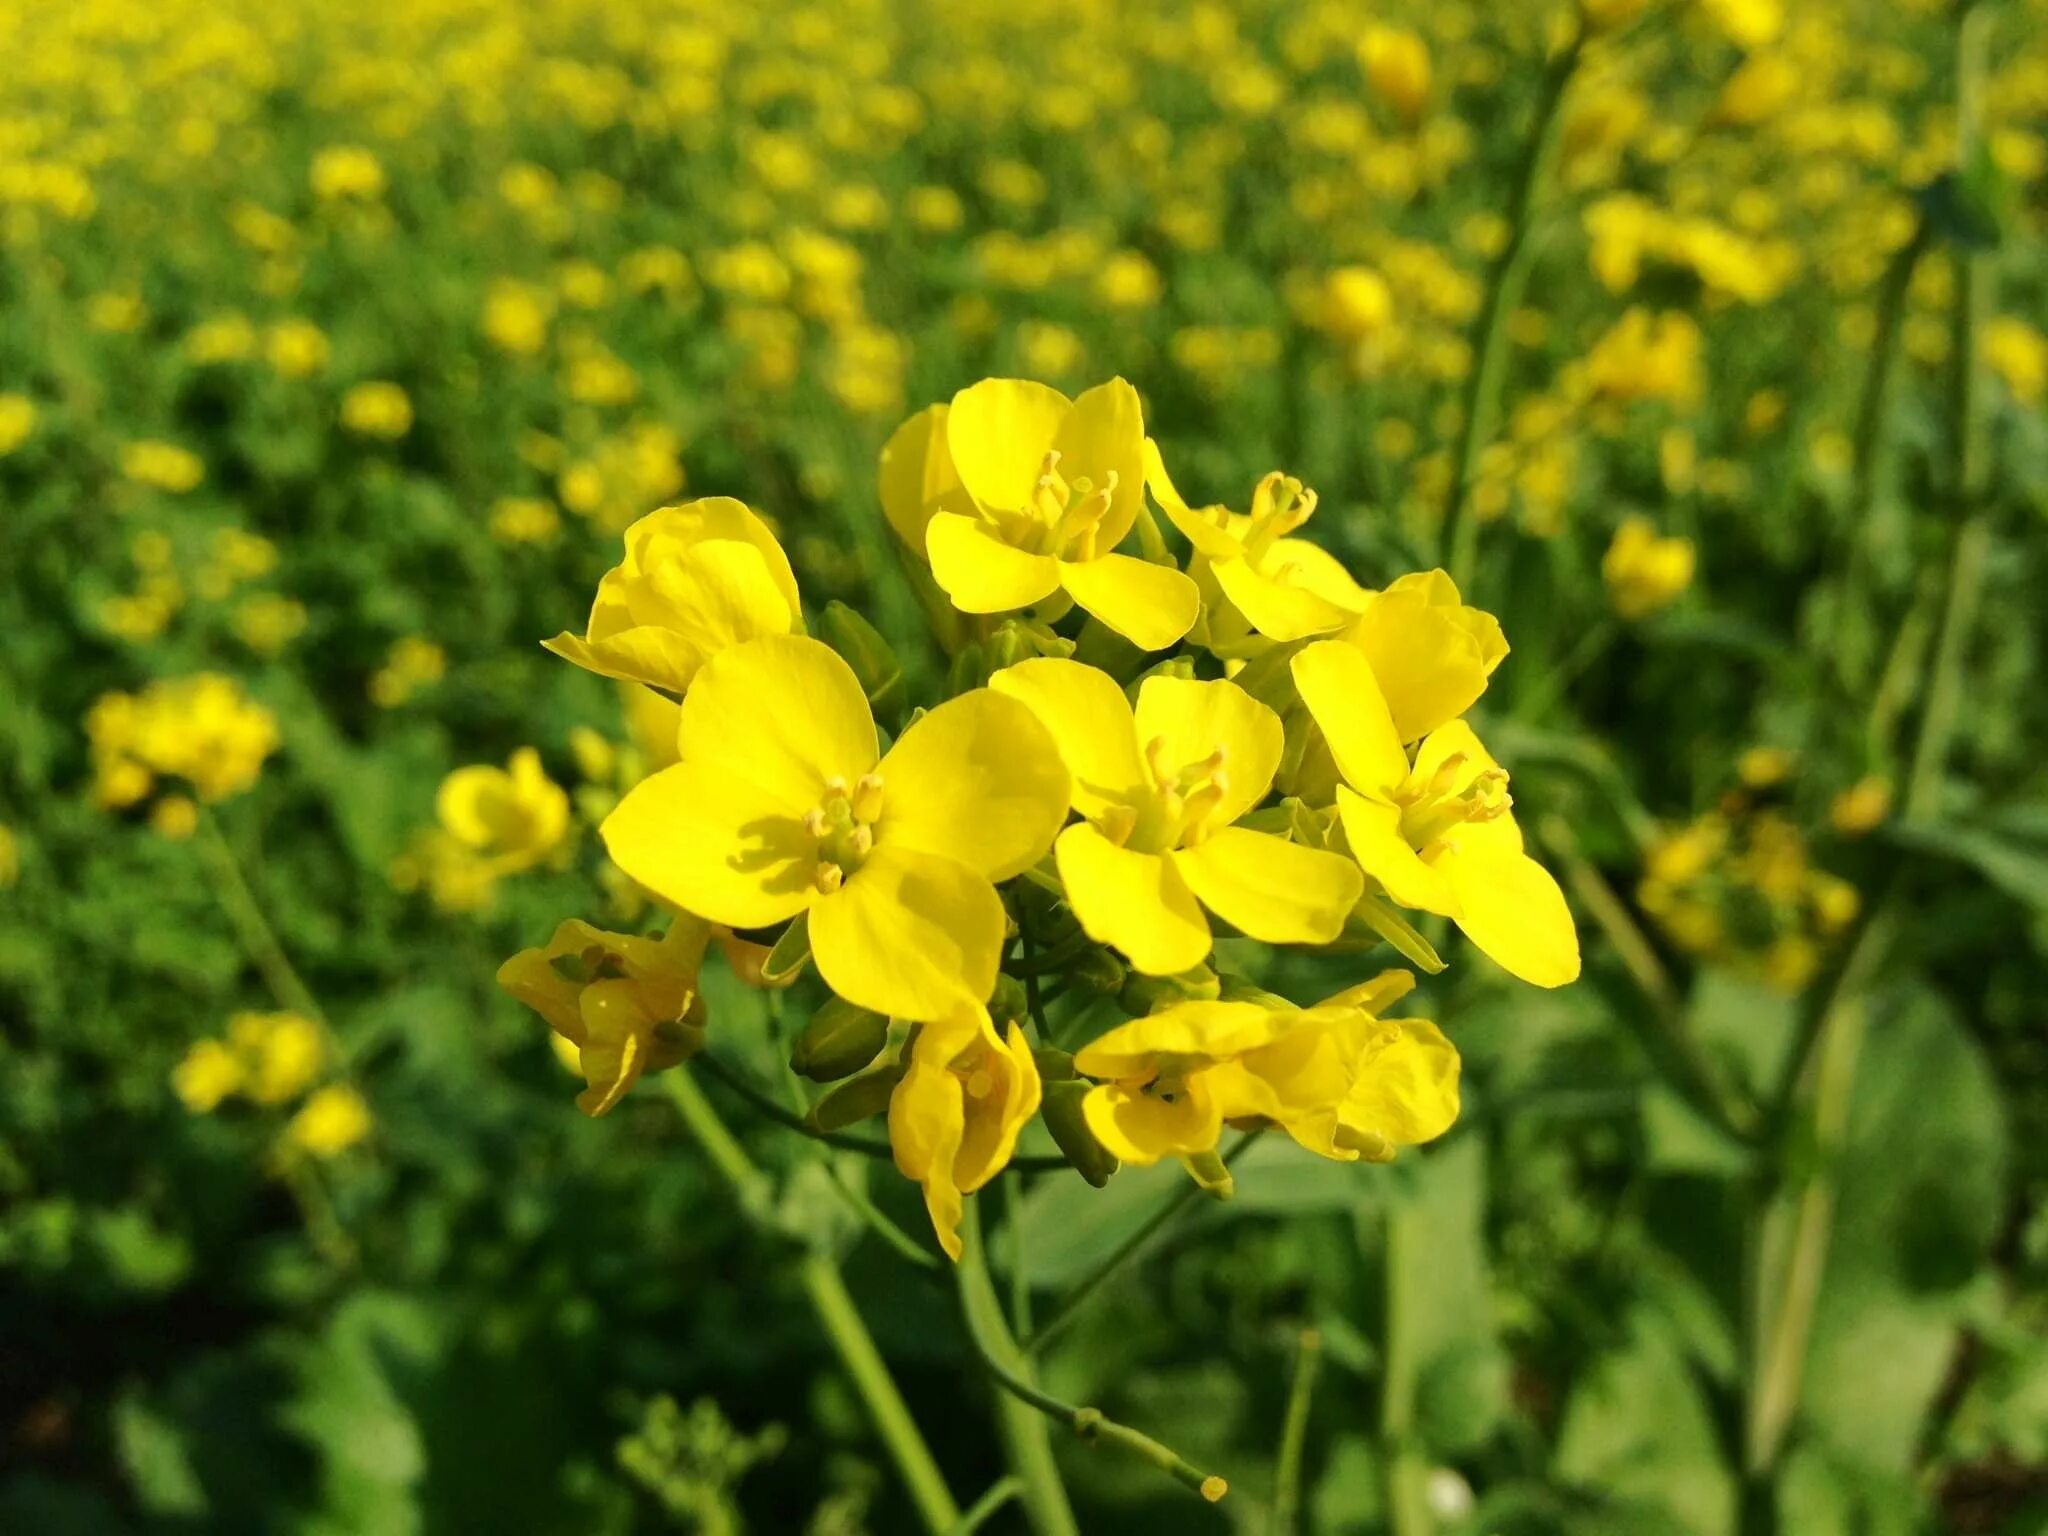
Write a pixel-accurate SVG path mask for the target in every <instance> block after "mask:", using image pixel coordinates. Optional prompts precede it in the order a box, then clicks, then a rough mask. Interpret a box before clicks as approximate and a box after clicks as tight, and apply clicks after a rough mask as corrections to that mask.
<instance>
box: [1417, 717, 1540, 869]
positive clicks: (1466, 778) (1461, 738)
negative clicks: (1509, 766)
mask: <svg viewBox="0 0 2048 1536" xmlns="http://www.w3.org/2000/svg"><path fill="white" fill-rule="evenodd" d="M1454 757H1455V758H1457V759H1458V766H1457V767H1456V768H1454V769H1453V770H1452V771H1451V777H1450V788H1451V789H1452V790H1453V791H1457V790H1463V789H1467V788H1469V787H1470V786H1471V784H1472V781H1473V780H1474V779H1476V778H1478V777H1479V775H1480V774H1482V773H1486V772H1488V771H1489V770H1497V769H1499V767H1500V764H1499V763H1497V762H1495V761H1494V760H1493V754H1492V753H1491V752H1488V751H1487V750H1486V748H1485V747H1484V746H1483V745H1482V744H1481V743H1480V740H1479V733H1478V732H1476V731H1474V730H1473V729H1472V727H1471V726H1469V725H1467V724H1466V723H1465V722H1464V721H1462V720H1453V721H1452V722H1451V723H1450V724H1449V725H1446V726H1442V727H1440V728H1438V729H1437V730H1434V731H1431V732H1430V733H1429V736H1428V737H1427V738H1426V739H1425V740H1424V741H1423V743H1422V745H1421V746H1419V747H1417V748H1416V749H1415V778H1416V780H1417V782H1421V781H1424V780H1427V779H1432V778H1434V777H1435V776H1436V771H1437V770H1438V769H1439V768H1441V767H1443V765H1444V764H1445V763H1447V762H1449V761H1450V760H1451V759H1452V758H1454ZM1516 846H1518V847H1519V846H1520V842H1519V837H1518V839H1517V844H1516Z"/></svg>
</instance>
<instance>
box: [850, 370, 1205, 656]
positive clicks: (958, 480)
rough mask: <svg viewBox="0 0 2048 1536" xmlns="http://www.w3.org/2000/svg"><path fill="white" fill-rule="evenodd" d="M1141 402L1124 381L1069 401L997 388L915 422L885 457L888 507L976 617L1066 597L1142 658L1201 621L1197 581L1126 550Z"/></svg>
mask: <svg viewBox="0 0 2048 1536" xmlns="http://www.w3.org/2000/svg"><path fill="white" fill-rule="evenodd" d="M1144 442H1145V429H1144V421H1143V417H1142V414H1141V411H1140V407H1139V404H1138V392H1137V391H1136V390H1134V389H1132V388H1131V386H1130V385H1129V384H1127V383H1125V382H1124V381H1123V380H1122V379H1112V380H1111V381H1110V382H1109V383H1107V384H1102V385H1098V386H1097V387H1095V388H1094V389H1090V390H1087V391H1085V392H1084V393H1083V394H1082V395H1081V396H1080V397H1079V398H1078V399H1075V400H1069V399H1068V398H1067V397H1066V396H1065V395H1063V394H1061V393H1060V392H1059V391H1058V390H1056V389H1052V388H1050V387H1048V386H1046V385H1044V384H1035V383H1032V382H1030V381H1029V380H1025V379H985V380H983V381H982V382H981V383H979V384H976V385H974V386H972V387H971V388H968V389H964V390H962V391H961V392H960V393H959V394H957V395H955V396H954V397H953V399H952V402H951V403H950V404H949V405H943V406H939V405H935V406H931V407H929V408H928V409H926V410H924V411H921V412H919V413H918V414H917V415H915V416H913V417H911V418H910V420H909V421H907V422H905V423H904V424H903V425H902V426H901V427H899V428H897V430H896V432H895V434H894V435H893V436H892V437H891V438H890V439H889V442H888V445H887V446H886V447H885V448H884V449H883V450H882V462H881V472H880V473H881V495H882V506H883V508H884V510H885V511H886V512H887V513H888V516H889V521H890V523H891V525H892V526H893V527H894V528H895V529H896V531H897V532H898V533H899V534H900V535H902V537H903V539H904V541H905V542H906V543H908V544H909V545H910V547H911V548H912V549H914V550H918V551H920V552H922V553H923V554H924V555H925V557H926V558H927V559H928V560H929V561H930V562H931V568H932V576H933V577H934V579H936V580H937V582H938V584H939V586H940V587H941V588H942V589H943V590H944V591H945V593H946V595H947V596H948V597H950V598H951V599H952V601H953V606H954V607H956V608H958V609H960V610H961V611H962V612H963V613H1011V612H1014V611H1016V610H1018V609H1020V608H1030V607H1033V606H1034V605H1036V604H1039V603H1043V602H1045V601H1046V600H1047V599H1048V598H1051V597H1053V595H1054V594H1055V593H1061V592H1063V593H1064V594H1065V595H1066V597H1068V598H1070V599H1072V601H1074V602H1075V603H1078V604H1079V605H1080V606H1081V607H1082V608H1083V609H1085V610H1087V612H1089V613H1090V614H1092V615H1094V616H1095V617H1096V618H1097V619H1099V620H1101V621H1102V623H1104V624H1105V625H1107V626H1108V627H1109V628H1111V629H1113V630H1115V631H1116V632H1117V633H1118V634H1120V635H1122V636H1123V637H1124V638H1125V639H1127V640H1129V641H1130V642H1131V643H1132V644H1133V645H1136V646H1138V647H1139V648H1140V649H1142V650H1148V651H1156V650H1162V649H1164V648H1165V647H1167V646H1169V645H1172V644H1173V643H1174V642H1175V641H1177V640H1179V639H1180V638H1181V636H1183V635H1185V634H1186V633H1187V632H1188V630H1189V629H1190V628H1191V627H1192V626H1193V625H1194V622H1195V618H1196V615H1197V613H1198V612H1199V610H1200V603H1201V599H1200V597H1199V595H1198V593H1197V592H1196V590H1195V584H1194V583H1193V582H1192V581H1190V580H1189V579H1188V578H1187V577H1186V576H1184V575H1182V574H1181V573H1180V572H1179V571H1177V570H1174V569H1173V568H1171V567H1170V566H1162V565H1153V564H1151V563H1150V562H1148V561H1145V560H1140V559H1138V558H1136V557H1135V556H1132V555H1121V554H1117V553H1115V550H1116V546H1117V545H1118V544H1120V543H1122V542H1123V539H1124V536H1125V535H1126V534H1128V533H1129V532H1130V531H1131V528H1132V526H1133V524H1134V523H1135V522H1136V520H1137V518H1138V514H1139V513H1140V511H1141V510H1142V507H1143V501H1144V486H1143V476H1144Z"/></svg>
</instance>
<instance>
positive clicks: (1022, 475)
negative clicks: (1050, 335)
mask: <svg viewBox="0 0 2048 1536" xmlns="http://www.w3.org/2000/svg"><path fill="white" fill-rule="evenodd" d="M1072 409H1073V405H1072V403H1071V402H1070V401H1069V400H1068V399H1067V397H1066V396H1065V395H1063V394H1061V393H1060V392H1059V391H1058V390H1056V389H1053V388H1051V387H1050V386H1048V385H1044V384H1038V383H1034V382H1033V381H1031V380H1029V379H983V380H982V381H981V382H980V383H979V384H975V385H971V386H970V387H968V388H966V389H963V390H961V391H960V393H959V394H957V395H955V396H954V397H953V404H952V409H951V410H950V411H948V412H947V414H946V446H947V447H948V448H949V449H950V450H951V451H952V455H953V467H954V470H955V471H956V472H957V473H958V474H959V476H960V483H961V484H962V485H964V486H965V487H966V488H967V493H968V494H969V495H970V496H972V497H973V498H974V499H975V500H976V501H978V502H980V503H981V505H982V506H984V507H987V508H989V509H990V510H991V511H1013V510H1015V509H1017V508H1020V507H1024V506H1028V505H1029V504H1030V502H1031V497H1032V493H1033V492H1034V491H1035V490H1036V489H1037V486H1038V476H1039V474H1040V472H1041V471H1042V469H1043V468H1044V465H1045V455H1046V452H1047V450H1048V449H1050V448H1051V447H1052V446H1053V442H1054V439H1056V438H1057V437H1058V436H1059V431H1060V426H1061V424H1062V423H1063V422H1064V421H1065V420H1066V418H1067V413H1068V412H1069V411H1071V410H1072Z"/></svg>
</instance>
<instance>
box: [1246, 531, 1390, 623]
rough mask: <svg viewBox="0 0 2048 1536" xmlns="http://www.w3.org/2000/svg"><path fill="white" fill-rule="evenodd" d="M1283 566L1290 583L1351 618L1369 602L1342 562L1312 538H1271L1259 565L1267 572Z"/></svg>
mask: <svg viewBox="0 0 2048 1536" xmlns="http://www.w3.org/2000/svg"><path fill="white" fill-rule="evenodd" d="M1283 567H1284V568H1286V571H1287V577H1286V579H1287V581H1288V582H1289V583H1290V584H1292V585H1294V586H1297V587H1302V588H1305V589H1306V590H1307V591H1310V592H1313V593H1314V594H1315V595H1316V596H1317V597H1320V598H1322V599H1323V600H1324V601H1325V602H1329V603H1333V604H1335V605H1336V606H1337V607H1339V608H1342V609H1343V610H1344V611H1345V613H1346V614H1347V615H1350V616H1351V617H1353V618H1355V617H1356V616H1357V615H1358V614H1359V613H1361V612H1363V611H1364V609H1365V608H1366V607H1367V605H1369V604H1370V603H1371V602H1372V596H1373V595H1372V593H1370V592H1368V591H1367V590H1366V589H1365V588H1364V587H1361V586H1360V585H1359V584H1358V581H1357V579H1356V578H1355V577H1353V576H1352V574H1351V572H1350V571H1349V570H1347V569H1346V568H1345V565H1344V562H1343V561H1342V560H1339V559H1338V558H1337V557H1336V556H1335V555H1333V554H1331V553H1330V552H1329V551H1328V550H1327V549H1325V548H1323V546H1322V545H1320V544H1318V543H1316V542H1315V541H1314V540H1312V539H1276V540H1274V541H1273V545H1272V548H1271V549H1270V550H1268V551H1267V554H1266V558H1265V559H1264V560H1262V561H1260V562H1259V568H1260V569H1261V570H1263V571H1265V572H1267V573H1268V574H1269V575H1270V574H1274V573H1275V572H1276V571H1277V570H1278V569H1280V568H1283ZM1347 622H1348V620H1347Z"/></svg>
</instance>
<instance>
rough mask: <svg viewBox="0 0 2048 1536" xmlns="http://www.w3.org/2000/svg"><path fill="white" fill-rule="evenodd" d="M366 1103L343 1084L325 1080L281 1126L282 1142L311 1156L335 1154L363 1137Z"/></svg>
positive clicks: (367, 1131)
mask: <svg viewBox="0 0 2048 1536" xmlns="http://www.w3.org/2000/svg"><path fill="white" fill-rule="evenodd" d="M372 1125H373V1122H372V1120H371V1118H370V1106H369V1105H368V1104H366V1103H365V1102H364V1101H363V1096H362V1095H361V1094H360V1093H357V1092H356V1091H355V1089H353V1088H351V1087H349V1086H348V1085H347V1084H346V1083H329V1084H328V1085H327V1086H326V1087H325V1088H322V1089H320V1090H319V1092H317V1093H315V1094H314V1095H313V1096H312V1097H311V1098H309V1099H307V1100H306V1102H305V1103H304V1104H302V1105H301V1106H300V1107H299V1112H298V1113H297V1114H295V1115H293V1116H292V1118H291V1121H290V1123H289V1124H287V1125H286V1126H285V1128H284V1140H285V1145H286V1146H288V1147H291V1148H294V1149H296V1150H297V1151H300V1152H304V1153H306V1154H308V1155H309V1156H312V1157H317V1158H322V1159H326V1158H333V1157H339V1156H340V1155H341V1154H342V1153H344V1152H346V1151H347V1150H348V1149H349V1148H350V1147H353V1146H355V1145H357V1144H358V1143H360V1142H362V1141H364V1140H366V1139H367V1138H368V1136H369V1134H370V1131H371V1128H372Z"/></svg>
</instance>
